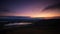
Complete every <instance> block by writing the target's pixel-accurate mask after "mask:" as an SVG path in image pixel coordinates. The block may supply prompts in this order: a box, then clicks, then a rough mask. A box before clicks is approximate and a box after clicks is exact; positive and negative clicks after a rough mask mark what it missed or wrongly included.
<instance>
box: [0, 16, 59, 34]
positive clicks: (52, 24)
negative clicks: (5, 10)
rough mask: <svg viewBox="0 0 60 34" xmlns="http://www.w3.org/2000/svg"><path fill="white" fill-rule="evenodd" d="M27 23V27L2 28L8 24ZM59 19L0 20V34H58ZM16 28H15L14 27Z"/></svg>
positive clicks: (11, 18)
mask: <svg viewBox="0 0 60 34" xmlns="http://www.w3.org/2000/svg"><path fill="white" fill-rule="evenodd" d="M20 22H27V23H32V24H29V25H22V26H21V25H14V26H13V27H12V26H4V25H5V24H9V23H20ZM59 23H60V19H48V20H45V19H37V18H26V17H23V18H21V17H20V18H18V17H15V18H14V17H8V18H0V31H1V32H0V33H2V34H59V31H58V30H60V26H59V25H60V24H59ZM15 26H16V27H15Z"/></svg>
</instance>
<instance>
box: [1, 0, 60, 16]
mask: <svg viewBox="0 0 60 34" xmlns="http://www.w3.org/2000/svg"><path fill="white" fill-rule="evenodd" d="M59 3H60V0H0V16H30V17H54V16H60V14H59V13H60V10H59V8H58V7H57V6H59V5H60V4H59ZM57 4H59V5H57ZM56 5H57V6H56ZM55 7H56V8H58V9H56V8H55ZM59 7H60V6H59ZM52 8H53V9H52Z"/></svg>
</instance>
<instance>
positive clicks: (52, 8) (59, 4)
mask: <svg viewBox="0 0 60 34" xmlns="http://www.w3.org/2000/svg"><path fill="white" fill-rule="evenodd" d="M55 9H58V10H59V9H60V3H58V4H54V5H50V6H47V7H46V8H44V9H43V11H45V10H55Z"/></svg>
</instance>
